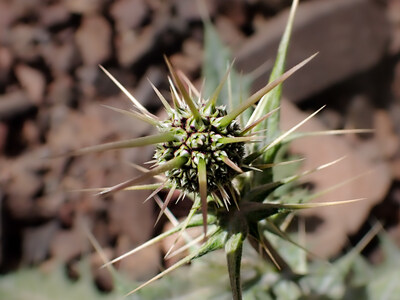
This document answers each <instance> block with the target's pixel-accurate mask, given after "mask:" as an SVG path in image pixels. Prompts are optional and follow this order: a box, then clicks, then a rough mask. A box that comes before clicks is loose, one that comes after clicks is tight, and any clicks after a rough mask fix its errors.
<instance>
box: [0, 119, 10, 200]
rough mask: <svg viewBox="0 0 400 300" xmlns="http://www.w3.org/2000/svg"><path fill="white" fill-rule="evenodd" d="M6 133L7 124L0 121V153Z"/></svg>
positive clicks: (3, 146) (4, 143)
mask: <svg viewBox="0 0 400 300" xmlns="http://www.w3.org/2000/svg"><path fill="white" fill-rule="evenodd" d="M7 135H8V126H7V125H6V124H5V123H2V122H0V153H3V151H4V148H5V146H6V141H7ZM0 197H1V196H0Z"/></svg>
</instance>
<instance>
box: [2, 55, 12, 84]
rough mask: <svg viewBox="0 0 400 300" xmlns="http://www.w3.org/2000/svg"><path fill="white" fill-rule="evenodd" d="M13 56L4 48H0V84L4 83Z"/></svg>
mask: <svg viewBox="0 0 400 300" xmlns="http://www.w3.org/2000/svg"><path fill="white" fill-rule="evenodd" d="M12 63H13V56H12V53H11V51H10V50H9V49H8V48H6V47H0V83H1V82H5V81H6V80H7V77H8V75H9V72H10V70H11V65H12Z"/></svg>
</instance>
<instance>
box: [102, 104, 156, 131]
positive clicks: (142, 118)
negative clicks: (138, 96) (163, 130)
mask: <svg viewBox="0 0 400 300" xmlns="http://www.w3.org/2000/svg"><path fill="white" fill-rule="evenodd" d="M102 106H104V107H106V108H108V109H111V110H113V111H115V112H118V113H121V114H124V115H126V116H129V117H132V118H135V119H137V120H140V121H143V122H146V123H148V124H150V125H152V126H158V125H160V122H159V121H157V120H155V119H153V118H151V117H149V116H147V115H144V114H140V113H138V112H136V111H133V110H131V111H130V110H125V109H119V108H116V107H112V106H108V105H102Z"/></svg>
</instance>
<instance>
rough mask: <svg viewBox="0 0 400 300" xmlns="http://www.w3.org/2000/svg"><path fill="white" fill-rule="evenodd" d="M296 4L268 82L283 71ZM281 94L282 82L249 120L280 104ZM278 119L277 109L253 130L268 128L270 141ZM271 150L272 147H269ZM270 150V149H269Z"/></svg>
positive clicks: (292, 8)
mask: <svg viewBox="0 0 400 300" xmlns="http://www.w3.org/2000/svg"><path fill="white" fill-rule="evenodd" d="M297 6H298V0H293V2H292V7H291V10H290V15H289V19H288V22H287V24H286V28H285V32H284V34H283V36H282V39H281V42H280V44H279V48H278V54H277V57H276V59H275V64H274V68H273V70H272V73H271V75H270V78H269V82H272V81H274V80H276V79H277V78H279V77H280V76H281V75H282V74H283V73H284V71H285V63H286V55H287V51H288V47H289V41H290V37H291V33H292V27H293V20H294V16H295V13H296V9H297ZM281 96H282V84H280V85H279V86H278V87H277V88H275V89H274V90H273V91H271V92H269V93H268V94H266V95H265V96H264V97H263V98H262V99H261V100H260V103H259V104H258V105H257V108H256V109H255V111H254V113H253V114H252V116H251V118H250V122H252V121H255V120H257V119H259V118H261V117H262V116H263V115H265V114H266V113H268V112H270V111H271V110H274V109H276V108H278V107H279V106H280V102H281ZM279 120H280V113H279V111H278V112H277V113H276V114H273V115H272V116H271V117H270V118H269V119H268V120H267V121H266V123H261V124H259V125H258V126H256V129H255V131H257V130H263V129H268V139H267V140H266V142H267V143H269V142H271V140H273V139H274V138H275V137H277V136H278V134H279ZM271 150H272V149H271ZM271 152H272V151H271ZM268 155H269V153H265V155H264V156H265V157H268Z"/></svg>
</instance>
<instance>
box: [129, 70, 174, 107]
mask: <svg viewBox="0 0 400 300" xmlns="http://www.w3.org/2000/svg"><path fill="white" fill-rule="evenodd" d="M165 78H166V75H165V74H164V73H163V72H162V71H161V70H160V69H159V68H156V67H150V68H149V69H148V70H147V72H146V74H145V75H144V76H143V77H142V80H140V81H139V83H138V86H137V88H136V89H135V97H136V99H138V101H140V103H141V104H142V105H144V106H145V107H146V108H147V109H152V110H154V111H157V108H159V107H160V104H161V101H159V99H158V96H157V95H156V93H155V92H154V90H153V88H152V87H151V84H150V82H151V83H152V84H153V85H154V86H156V87H158V86H159V85H160V84H161V83H162V82H163V81H164V79H165ZM149 81H150V82H149Z"/></svg>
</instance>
